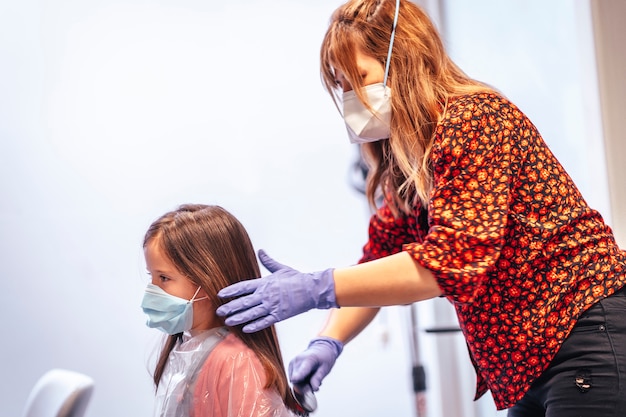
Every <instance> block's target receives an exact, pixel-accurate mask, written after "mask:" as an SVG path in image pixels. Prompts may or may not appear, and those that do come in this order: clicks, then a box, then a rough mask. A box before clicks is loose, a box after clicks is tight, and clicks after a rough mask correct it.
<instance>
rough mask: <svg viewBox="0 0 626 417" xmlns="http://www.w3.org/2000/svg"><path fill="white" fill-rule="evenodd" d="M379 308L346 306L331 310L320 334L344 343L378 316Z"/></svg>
mask: <svg viewBox="0 0 626 417" xmlns="http://www.w3.org/2000/svg"><path fill="white" fill-rule="evenodd" d="M378 310H379V308H371V307H344V308H340V309H334V310H331V312H330V314H329V315H328V319H327V321H326V324H325V325H324V328H323V329H322V331H321V332H320V336H328V337H332V338H333V339H337V340H340V341H341V342H342V343H343V344H346V343H348V342H349V341H350V340H352V339H353V338H355V337H356V336H357V335H358V334H359V333H361V331H362V330H363V329H364V328H365V327H367V325H368V324H370V323H371V321H372V320H373V319H374V317H376V314H377V313H378Z"/></svg>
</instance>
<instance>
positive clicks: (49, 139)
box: [0, 0, 605, 417]
mask: <svg viewBox="0 0 626 417" xmlns="http://www.w3.org/2000/svg"><path fill="white" fill-rule="evenodd" d="M340 3H341V1H338V0H317V1H315V2H309V1H306V2H305V1H293V0H292V1H288V0H279V1H273V2H267V1H264V2H261V1H256V0H237V1H230V2H213V1H210V2H207V1H198V0H178V1H171V0H169V1H166V0H162V1H156V0H125V1H111V0H88V1H80V0H57V1H46V0H20V1H19V2H17V1H9V0H0V162H1V163H0V195H1V196H2V198H1V199H0V259H1V261H2V267H1V268H0V271H1V272H0V274H1V278H2V283H3V291H2V293H1V294H2V295H1V296H0V297H1V298H0V315H1V316H2V317H4V334H5V336H4V338H3V343H2V344H1V347H0V354H1V356H2V357H3V358H4V360H3V361H1V362H0V375H2V378H0V404H2V405H3V411H2V413H0V414H2V415H6V416H10V415H19V414H20V412H21V410H22V407H23V404H24V402H25V401H26V397H27V395H28V392H29V390H30V388H31V387H32V385H33V384H34V383H35V381H36V379H37V378H38V377H39V376H40V375H41V374H43V373H44V372H45V371H47V370H48V369H50V368H53V367H64V368H69V369H74V370H77V371H81V372H84V373H87V374H89V375H91V376H92V377H93V378H94V379H95V380H96V390H95V392H94V396H93V399H92V402H91V404H90V406H89V408H88V411H87V415H88V416H90V417H105V416H126V415H128V416H142V415H144V416H145V415H150V413H151V409H152V386H151V383H150V378H149V373H148V369H147V363H148V362H149V359H150V357H151V354H152V346H153V345H154V344H155V343H156V340H157V337H158V334H156V332H155V331H152V330H150V329H147V328H146V327H145V326H144V322H145V317H144V316H143V314H142V312H141V310H140V309H139V307H138V305H139V302H140V300H141V296H142V290H143V288H144V285H145V282H146V279H145V274H144V272H143V271H144V265H143V259H142V254H141V250H140V245H141V239H142V236H143V233H144V231H145V229H146V227H147V226H148V225H149V223H150V222H151V221H152V220H153V219H154V218H156V217H157V216H158V215H160V214H162V213H163V212H165V211H167V210H170V209H172V208H174V207H175V206H176V205H178V204H180V203H183V202H201V203H210V204H220V205H222V206H223V207H225V208H226V209H228V210H230V211H231V212H233V213H234V214H235V215H236V216H237V217H238V218H239V219H240V220H241V221H242V222H243V223H244V225H245V226H246V227H247V228H248V231H249V233H250V235H251V238H252V240H253V243H254V244H255V247H257V248H265V249H266V250H268V251H269V253H270V254H271V255H274V256H275V257H276V258H277V259H278V260H279V261H282V262H284V263H288V264H291V265H293V266H294V267H297V268H301V269H304V270H315V269H321V268H325V267H328V266H331V265H332V266H343V265H348V264H351V263H353V262H355V261H356V260H357V259H358V257H359V256H360V248H361V246H362V244H363V243H364V242H365V238H366V226H367V217H368V213H367V210H366V207H365V203H364V201H363V199H362V197H361V196H360V195H358V194H357V193H356V192H354V191H352V190H351V189H350V187H349V184H348V180H347V179H348V175H349V165H350V164H351V163H352V161H353V160H354V158H355V149H354V148H353V147H351V145H349V143H348V141H347V138H346V135H345V131H344V128H343V125H342V122H341V120H340V118H339V116H338V115H337V112H336V110H335V108H334V106H333V105H332V103H331V101H330V99H329V98H328V96H327V94H326V93H325V92H324V91H323V89H322V86H321V83H320V80H319V74H318V51H319V43H320V41H321V37H322V35H323V32H324V30H325V29H326V25H327V22H328V18H329V16H330V14H331V12H332V10H334V8H335V7H336V6H338V5H339V4H340ZM580 3H582V2H580ZM508 4H510V5H511V7H513V11H506V10H504V9H502V8H503V7H504V6H503V5H502V2H499V1H498V0H490V1H487V0H482V1H474V2H473V6H472V7H469V6H467V3H466V2H464V1H461V0H455V1H452V0H448V1H446V2H445V3H444V5H445V17H446V19H448V20H447V22H448V23H449V24H450V25H449V28H450V29H449V30H450V32H449V33H448V32H446V33H447V37H448V38H449V44H450V47H451V52H452V53H453V55H455V56H456V57H457V58H458V60H459V63H460V64H461V65H462V66H463V67H464V68H466V69H467V70H468V72H469V73H470V74H472V75H475V76H477V77H478V78H484V79H485V80H486V81H489V82H491V83H493V84H495V85H497V86H499V87H500V88H502V89H503V90H504V91H505V92H506V93H507V94H509V96H511V97H512V98H513V99H515V100H517V101H518V102H519V104H520V106H521V107H522V109H524V110H526V111H527V113H529V114H530V115H531V116H532V117H533V118H534V119H535V121H536V123H537V124H538V125H539V127H540V129H541V130H542V131H544V135H545V136H546V139H547V140H548V142H549V143H550V144H551V145H553V147H554V149H555V152H556V153H557V156H559V157H560V158H561V159H562V161H563V162H564V164H565V165H566V166H567V167H568V168H569V169H570V171H573V172H572V174H573V176H574V177H575V179H576V180H577V181H579V183H581V188H583V191H584V192H585V194H586V195H587V196H590V197H589V199H590V202H592V203H594V205H595V206H603V205H605V201H604V200H605V198H604V196H603V195H602V192H603V191H602V190H603V189H604V187H605V186H604V182H603V178H602V175H603V174H602V169H598V170H596V171H594V172H591V171H590V170H588V166H589V164H588V163H587V161H588V159H585V158H586V157H587V156H588V153H589V146H590V145H589V142H587V139H588V138H589V137H591V138H592V142H591V143H595V142H594V141H595V140H596V138H597V137H598V136H597V135H596V128H597V126H596V125H595V124H594V123H595V121H594V120H595V119H593V118H591V119H588V118H585V117H581V112H582V111H583V108H584V105H583V104H582V103H589V97H591V98H592V101H591V103H592V107H593V94H590V93H589V91H588V90H591V91H593V88H594V85H593V79H592V78H593V77H591V78H587V77H589V75H588V73H586V72H581V73H578V72H575V73H572V68H573V67H575V66H576V65H580V64H581V63H582V64H583V69H585V68H586V67H585V66H584V65H585V60H586V59H588V58H589V57H588V56H587V53H588V52H589V50H588V45H586V44H584V42H585V41H586V40H585V38H584V36H585V30H586V26H585V25H586V24H587V23H586V18H587V16H586V15H584V14H583V15H582V17H581V16H580V15H579V14H578V13H579V11H578V10H579V9H580V8H579V7H574V6H573V4H574V0H558V1H556V0H555V1H554V2H549V3H546V2H543V1H541V0H533V1H522V0H517V1H511V2H508ZM576 4H579V2H576ZM583 4H586V2H585V3H583ZM496 5H497V6H496ZM563 9H565V10H566V13H565V14H564V13H563ZM567 11H569V12H567ZM568 13H569V14H568ZM496 19H500V20H499V21H500V22H501V24H500V25H498V26H492V25H493V22H494V21H495V20H496ZM572 19H574V20H572ZM576 19H579V20H576ZM581 21H582V24H583V26H582V27H583V29H584V30H582V31H581V29H580V27H577V25H579V24H581ZM574 22H576V23H574ZM476 27H483V28H486V29H483V30H481V31H479V30H476ZM452 28H459V29H458V31H457V32H456V35H454V33H453V32H451V30H452ZM529 28H530V29H532V30H531V31H529ZM491 31H495V32H496V33H495V34H494V33H491V34H489V33H490V32H491ZM484 32H486V33H484ZM579 33H582V36H583V43H582V44H581V45H582V46H583V48H582V49H581V48H578V47H574V46H576V45H573V42H572V41H571V39H572V38H571V37H572V36H574V37H576V36H580V35H578V34H579ZM507 36H508V38H509V39H510V42H509V43H507V45H508V47H509V48H508V49H506V48H504V47H503V46H502V45H501V44H499V43H494V42H496V41H497V40H504V39H505V38H506V37H507ZM462 41H463V42H462ZM577 42H578V41H577ZM513 46H514V47H513ZM515 51H516V53H514V52H515ZM520 54H521V55H520ZM547 58H549V59H547ZM481 64H484V65H482V66H481ZM488 69H491V70H492V71H490V72H483V71H487V70H488ZM494 70H495V71H494ZM585 71H586V69H585ZM483 75H484V77H483ZM581 80H582V82H581ZM587 105H588V104H587ZM591 111H592V113H593V108H592V109H591ZM585 132H586V133H591V134H590V135H589V134H586V133H585ZM594 152H597V151H594ZM593 155H595V153H593ZM600 166H601V165H600ZM580 167H582V171H581V170H577V168H580ZM589 176H591V178H592V179H591V180H590V181H591V182H588V181H587V180H586V179H587V177H589ZM596 179H597V181H596ZM430 307H431V306H430V305H429V304H424V305H422V306H421V307H420V308H421V309H422V310H423V311H422V316H423V317H424V318H423V320H422V321H423V323H422V324H423V325H424V326H427V325H429V324H428V320H429V315H430V312H431V308H430ZM325 314H326V313H325V312H311V313H309V314H307V315H303V316H300V317H297V318H294V319H292V320H289V321H287V322H284V323H281V324H280V325H279V326H278V330H279V333H280V337H281V342H282V346H283V351H284V355H285V359H286V361H288V360H289V359H290V358H292V357H293V356H294V355H295V354H297V353H298V352H299V351H300V350H302V349H304V348H305V347H306V344H307V342H308V339H309V338H310V337H311V336H313V335H314V334H315V332H316V331H317V330H318V329H319V327H320V326H321V323H322V322H323V320H324V317H325ZM430 320H432V317H431V318H430ZM408 334H409V326H408V321H407V320H406V308H404V307H394V308H389V309H386V310H385V311H384V313H383V314H382V315H381V316H380V317H379V319H378V320H377V321H376V322H375V323H374V325H373V326H371V327H370V328H369V329H367V330H366V331H365V333H364V334H363V335H362V336H361V337H359V338H358V339H356V340H355V341H354V342H352V343H351V344H350V345H348V346H347V347H346V349H345V351H344V354H343V355H342V356H341V358H340V360H339V361H338V363H337V365H336V368H335V370H334V372H333V373H332V374H331V376H329V377H328V378H327V380H326V381H325V383H324V385H323V387H322V390H321V391H320V392H319V394H318V400H319V403H320V408H319V411H318V413H316V414H317V415H320V416H344V415H359V416H379V415H411V413H412V410H413V405H412V399H411V385H410V382H411V381H410V362H409V357H410V355H409V352H408V348H407V346H408V339H407V338H408ZM421 339H422V340H423V342H424V345H423V352H422V353H423V356H424V357H423V360H424V362H425V364H426V365H427V372H428V374H429V375H430V376H429V378H430V385H429V386H430V391H429V402H430V409H431V410H432V414H431V416H436V415H437V413H438V411H439V410H440V408H439V407H440V405H439V404H438V403H439V394H440V392H439V385H440V384H446V383H447V384H449V381H445V380H444V381H439V379H442V378H443V379H445V376H446V375H441V374H440V373H438V371H437V369H436V368H437V365H436V364H437V363H438V361H440V360H442V358H441V355H439V356H438V353H437V352H438V350H437V342H435V341H434V340H433V339H432V338H431V336H426V335H424V336H423V337H422V338H421ZM455 346H457V347H459V346H460V347H461V348H462V341H459V340H457V341H455ZM457 350H458V349H457ZM459 352H461V353H457V354H456V355H457V356H458V358H459V359H458V360H459V361H460V362H461V364H462V365H461V366H460V369H459V373H460V377H462V378H464V382H463V385H464V386H463V387H462V388H461V390H464V392H465V391H467V392H468V393H467V394H466V395H465V396H463V397H462V398H459V399H458V401H459V402H460V403H462V404H463V406H462V407H463V408H465V409H469V410H471V408H472V407H474V405H473V404H472V403H471V394H472V393H471V391H472V389H473V382H474V381H473V375H471V372H468V368H467V362H463V361H467V357H465V356H464V352H462V349H461V350H459ZM443 360H446V358H443ZM433 368H435V369H433ZM438 378H439V379H438ZM468 387H469V388H468ZM483 401H484V402H485V401H486V402H485V404H486V405H484V406H481V407H483V408H482V409H483V410H491V409H490V408H489V404H490V403H489V399H488V398H486V400H483ZM469 412H471V411H469ZM492 412H493V411H492V410H491V411H483V414H481V415H483V416H487V415H489V413H492Z"/></svg>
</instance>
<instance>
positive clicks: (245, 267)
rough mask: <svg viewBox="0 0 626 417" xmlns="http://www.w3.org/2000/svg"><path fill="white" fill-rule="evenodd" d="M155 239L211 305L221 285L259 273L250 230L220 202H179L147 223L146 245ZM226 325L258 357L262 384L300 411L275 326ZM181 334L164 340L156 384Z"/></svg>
mask: <svg viewBox="0 0 626 417" xmlns="http://www.w3.org/2000/svg"><path fill="white" fill-rule="evenodd" d="M155 239H156V240H155ZM153 240H155V241H156V242H158V244H159V245H160V246H161V248H162V249H163V251H164V253H165V254H166V256H167V257H168V258H169V259H170V260H171V262H172V263H173V264H174V265H175V266H176V268H177V269H178V270H179V272H180V273H181V274H183V275H185V276H187V277H189V279H190V280H191V281H193V282H194V283H195V284H196V285H199V286H201V287H202V289H203V290H204V291H205V292H206V294H207V296H208V297H209V301H210V302H211V303H212V304H213V306H214V307H215V308H217V307H218V306H220V305H221V304H223V303H224V302H225V300H222V299H221V298H220V297H218V296H217V293H218V291H219V290H221V289H222V288H224V287H226V286H228V285H230V284H233V283H235V282H239V281H242V280H246V279H251V278H256V277H260V276H261V273H260V270H259V266H258V263H257V261H256V257H255V252H254V248H253V246H252V243H251V241H250V238H249V236H248V233H247V232H246V230H245V228H244V227H243V225H242V224H241V223H240V222H239V221H238V220H237V219H236V218H235V217H234V216H233V215H232V214H230V213H229V212H228V211H226V210H224V209H223V208H222V207H220V206H210V205H203V204H185V205H181V206H180V207H178V209H176V210H173V211H171V212H168V213H166V214H164V215H163V216H161V217H160V218H158V219H157V220H156V221H154V223H152V225H150V227H149V228H148V231H147V232H146V234H145V237H144V242H143V245H144V247H145V246H146V245H147V244H148V242H150V241H153ZM228 328H229V329H230V331H231V332H232V333H234V334H235V335H237V337H239V338H240V339H241V340H242V341H243V342H244V343H245V344H246V345H247V346H249V347H250V348H251V349H252V350H253V351H254V352H255V353H256V355H257V356H258V357H259V360H260V361H261V363H262V364H263V368H264V370H265V376H266V385H265V388H266V389H267V388H269V389H276V390H277V391H278V392H279V393H280V395H281V396H282V398H283V401H284V403H285V405H286V406H287V407H288V408H289V409H291V410H292V411H294V412H296V413H298V414H302V409H301V408H300V407H298V406H297V403H296V401H295V399H294V397H293V395H292V393H291V390H290V389H289V384H288V382H287V376H286V373H285V368H284V364H283V359H282V355H281V352H280V347H279V343H278V338H277V336H276V331H275V329H274V326H271V327H269V328H266V329H264V330H261V331H258V332H256V333H244V332H243V331H242V330H241V326H236V327H230V326H228ZM181 338H182V333H179V334H176V335H172V336H168V337H167V339H166V340H165V343H164V345H163V348H162V350H161V353H160V355H159V358H158V360H157V364H156V367H155V371H154V383H155V385H156V386H158V385H159V381H160V380H161V376H162V375H163V371H164V369H165V365H166V363H167V358H168V356H169V354H170V352H171V351H172V349H173V348H174V347H175V345H176V343H177V342H178V341H179V340H180V339H181Z"/></svg>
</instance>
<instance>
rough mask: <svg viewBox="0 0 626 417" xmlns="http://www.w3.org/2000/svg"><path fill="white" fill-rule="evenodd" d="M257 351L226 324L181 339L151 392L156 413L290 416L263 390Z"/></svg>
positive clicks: (167, 416) (164, 416) (160, 416)
mask: <svg viewBox="0 0 626 417" xmlns="http://www.w3.org/2000/svg"><path fill="white" fill-rule="evenodd" d="M264 384H265V371H264V370H263V366H262V365H261V363H260V361H259V359H258V357H257V356H256V354H255V353H254V352H253V351H252V350H251V349H250V348H249V347H248V346H246V345H245V344H244V343H243V342H242V341H241V340H240V339H239V338H237V337H236V336H235V335H233V334H230V333H229V332H228V330H227V329H226V328H223V327H220V328H216V329H211V330H207V331H205V332H202V333H200V334H195V335H194V336H191V335H190V334H189V333H187V332H185V333H183V340H182V342H181V343H179V344H178V345H177V346H176V347H175V348H174V349H173V350H172V352H170V355H169V357H168V363H167V365H166V367H165V370H164V372H163V375H162V376H161V381H160V382H159V387H158V389H157V394H156V405H155V411H154V416H155V417H292V416H294V415H295V414H293V413H292V412H291V411H290V410H289V409H288V408H287V407H286V406H285V405H284V403H283V400H282V398H281V397H280V395H279V394H278V392H276V391H273V390H266V389H264V388H263V386H264Z"/></svg>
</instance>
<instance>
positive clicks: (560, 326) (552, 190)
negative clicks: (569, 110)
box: [360, 94, 626, 409]
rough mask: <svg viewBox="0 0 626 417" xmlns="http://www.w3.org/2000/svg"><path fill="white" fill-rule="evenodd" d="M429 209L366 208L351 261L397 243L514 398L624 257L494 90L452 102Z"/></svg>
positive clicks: (392, 249)
mask: <svg viewBox="0 0 626 417" xmlns="http://www.w3.org/2000/svg"><path fill="white" fill-rule="evenodd" d="M431 167H432V170H433V175H434V188H433V190H432V193H431V196H430V201H429V204H428V210H425V209H423V208H422V207H415V210H414V212H412V213H410V214H408V215H402V216H399V217H394V216H393V215H392V213H391V211H390V210H389V209H388V208H387V207H386V206H384V205H383V206H382V207H381V208H380V209H379V210H378V212H377V213H376V214H375V215H374V216H372V219H371V221H370V226H369V241H368V243H367V244H366V245H365V247H364V248H363V257H362V259H361V260H360V262H366V261H369V260H373V259H377V258H380V257H383V256H387V255H390V254H393V253H396V252H398V251H401V250H404V251H407V252H408V253H410V254H411V255H412V256H413V258H414V259H415V260H416V261H417V262H419V263H420V264H421V265H423V266H424V267H426V268H428V269H429V270H431V271H432V272H433V273H434V275H435V277H436V279H437V281H438V283H439V286H440V287H441V289H442V291H443V293H444V296H445V297H446V298H448V299H449V300H450V301H451V302H452V303H453V305H454V307H455V309H456V312H457V315H458V319H459V324H460V327H461V330H462V331H463V334H464V335H465V338H466V340H467V344H468V347H469V351H470V356H471V358H472V362H473V363H474V366H475V369H476V373H477V377H478V380H477V390H476V398H479V397H480V396H482V395H483V394H484V393H485V392H486V391H487V390H491V393H492V395H493V397H494V400H495V404H496V407H497V408H498V409H504V408H508V407H511V406H513V405H514V404H515V403H516V402H517V401H518V400H520V399H521V398H522V396H523V395H524V393H525V392H526V391H527V390H528V389H529V388H530V386H531V384H532V383H533V381H534V380H535V379H537V377H539V376H540V375H541V373H542V372H543V371H544V370H545V369H546V367H548V365H549V364H550V361H551V360H552V358H553V357H554V355H555V354H556V353H557V351H558V349H559V347H560V346H561V344H562V343H563V340H565V338H566V337H567V335H568V334H569V332H570V330H571V329H572V327H573V326H574V324H575V323H576V319H577V317H578V316H579V315H580V314H581V313H582V312H583V311H585V310H586V309H587V308H589V307H590V306H591V305H592V304H594V303H595V302H597V301H599V300H600V299H602V298H604V297H607V296H609V295H611V294H613V293H614V292H615V291H616V290H617V289H619V288H621V287H622V286H623V285H624V283H626V274H624V269H625V265H626V253H624V252H623V251H621V250H620V249H619V248H618V246H617V244H616V242H615V240H614V237H613V233H612V231H611V229H610V228H609V227H608V226H607V225H606V224H605V223H604V221H603V219H602V217H601V216H600V214H599V213H598V212H596V211H595V210H592V209H591V208H589V206H587V203H586V202H585V200H584V199H583V197H582V196H581V194H580V192H579V191H578V189H577V188H576V186H575V185H574V183H573V182H572V179H571V178H570V177H569V175H568V174H567V173H566V172H565V170H564V169H563V167H562V166H561V164H560V163H559V162H558V161H557V159H556V158H555V156H554V155H553V154H552V153H551V152H550V150H549V149H548V147H547V145H546V144H545V142H544V141H543V139H542V138H541V135H540V134H539V132H538V131H537V129H536V128H535V126H534V125H533V124H532V123H531V122H530V120H529V119H528V118H527V117H526V116H525V115H524V114H523V113H522V112H521V111H520V110H519V109H518V108H517V107H516V106H515V105H514V104H512V103H510V102H509V101H508V100H506V99H505V98H503V97H501V96H499V95H496V94H475V95H470V96H463V97H459V98H457V99H455V100H453V101H452V102H451V103H449V106H448V109H447V111H446V114H445V118H444V120H442V121H441V122H440V123H439V125H438V126H437V128H436V133H435V138H434V147H433V151H432V154H431Z"/></svg>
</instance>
